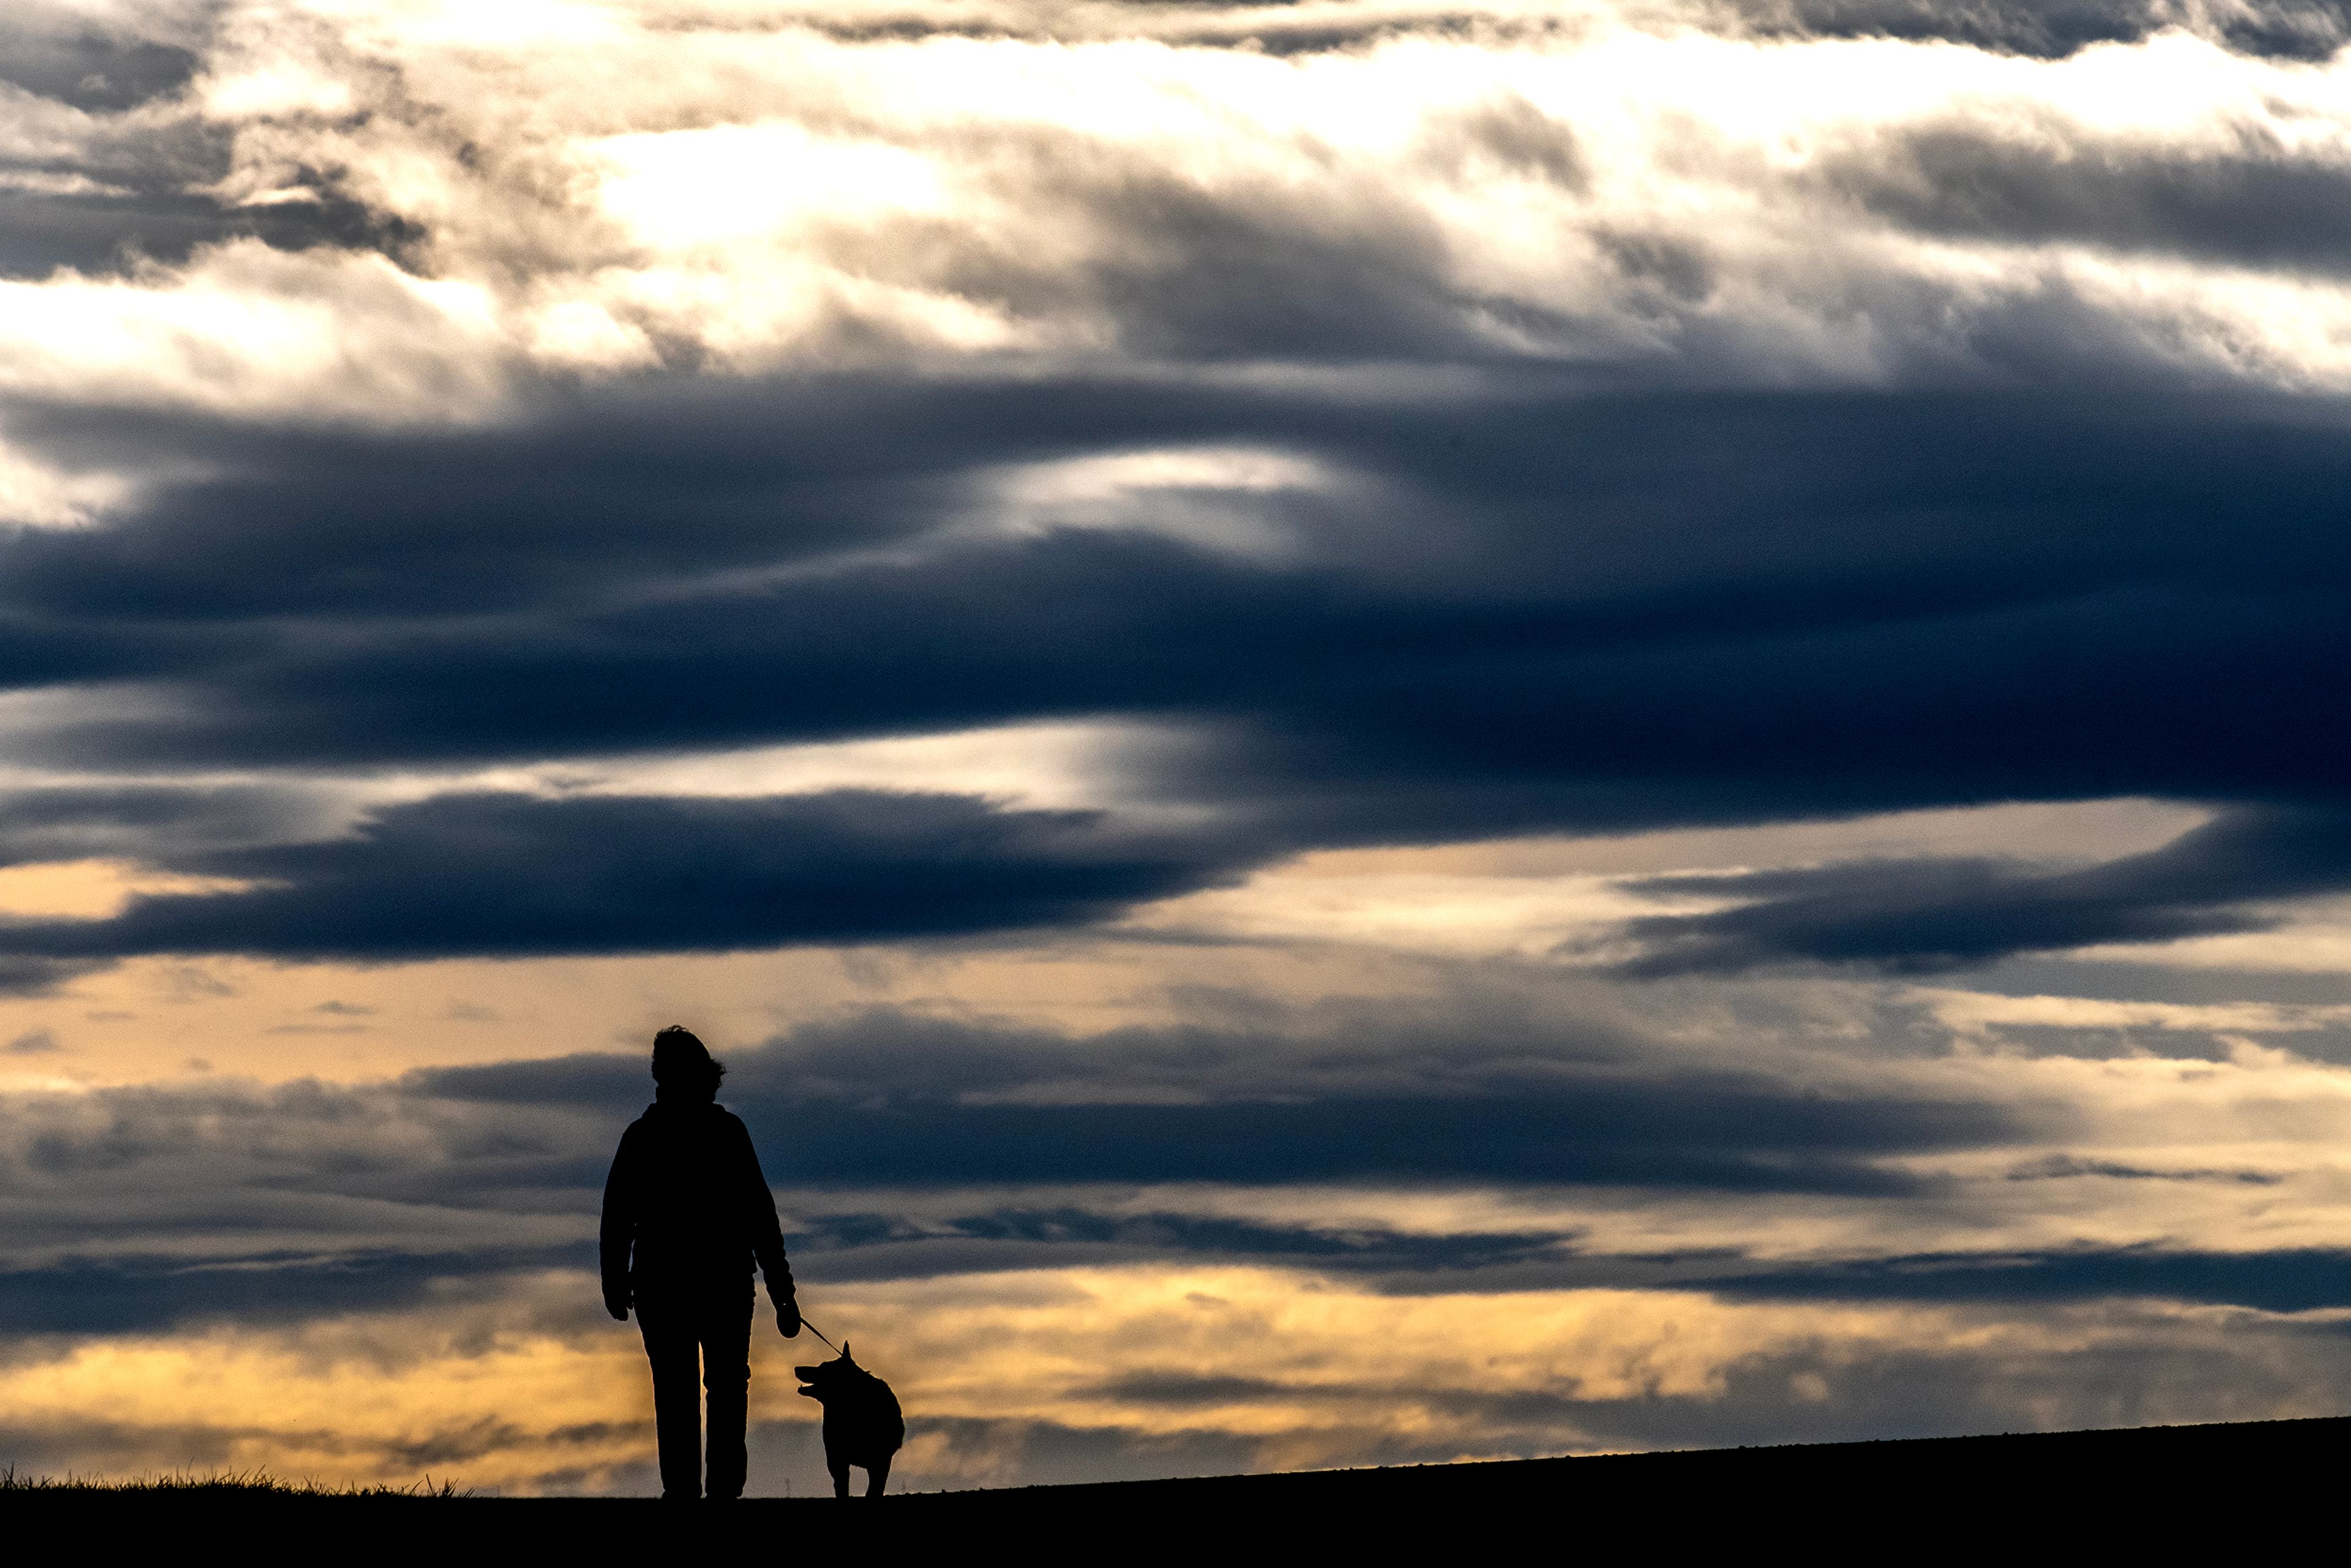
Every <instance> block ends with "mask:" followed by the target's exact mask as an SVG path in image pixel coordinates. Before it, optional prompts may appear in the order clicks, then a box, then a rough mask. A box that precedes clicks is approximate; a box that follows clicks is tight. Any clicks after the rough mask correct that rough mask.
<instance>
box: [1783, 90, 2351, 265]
mask: <svg viewBox="0 0 2351 1568" xmlns="http://www.w3.org/2000/svg"><path fill="white" fill-rule="evenodd" d="M2236 141H2237V145H2235V146H2233V147H2225V146H2224V147H2222V148H2220V149H2215V150H2211V151H2206V152H2182V151H2177V150H2167V149H2161V148H2155V147H2148V146H2145V145H2140V144H2136V143H2133V142H2132V141H2128V140H2125V139H2117V140H2116V141H2114V142H2112V143H2110V144H2108V145H2104V146H2100V145H2095V144H2090V145H2076V146H2074V147H2072V148H2070V149H2069V150H2068V152H2067V154H2066V155H2065V156H2064V157H2063V158H2062V159H2056V160H2053V159H2052V158H2051V156H2050V152H2049V145H2048V142H2047V141H2046V140H2045V139H2038V138H2034V137H2032V135H2030V134H2029V133H2028V134H2017V133H2016V132H2015V131H2014V130H2012V129H2011V128H2008V127H1994V126H1974V125H1954V126H1951V127H1949V128H1948V129H1943V130H1929V131H1918V132H1913V133H1911V134H1909V135H1907V136H1902V137H1896V138H1881V139H1879V140H1877V141H1876V142H1874V143H1873V144H1872V145H1871V146H1870V147H1869V148H1867V149H1866V150H1862V149H1856V150H1855V152H1852V153H1850V154H1848V155H1847V156H1846V157H1845V158H1844V159H1841V160H1831V161H1829V162H1827V163H1826V164H1825V166H1824V167H1823V168H1822V169H1821V170H1820V171H1819V172H1818V176H1817V177H1818V178H1820V179H1821V180H1822V181H1823V183H1825V184H1828V185H1830V186H1832V187H1834V188H1836V189H1839V190H1841V191H1842V192H1844V193H1845V194H1846V195H1848V196H1850V197H1852V198H1853V199H1854V200H1855V201H1858V202H1859V203H1860V204H1863V205H1864V206H1865V207H1866V208H1867V209H1868V210H1869V211H1871V212H1872V213H1875V214H1877V215H1879V216H1881V217H1884V218H1886V219H1887V220H1889V221H1891V222H1894V223H1896V224H1898V225H1901V226H1903V227H1905V228H1909V229H1914V230H1917V231H1919V232H1922V233H1926V234H1932V235H1944V236H1948V237H1951V238H1967V239H1989V240H1995V241H2005V242H2009V243H2017V244H2048V243H2052V242H2059V243H2073V244H2081V245H2091V246H2106V247H2109V248H2112V249H2116V250H2124V251H2147V252H2158V253H2166V254H2170V255H2176V256H2194V257H2197V258H2199V259H2202V260H2207V261H2218V262H2221V263H2224V264H2227V263H2233V264H2237V265H2241V266H2251V267H2279V268H2288V269H2294V270H2304V271H2312V270H2314V271H2325V272H2333V271H2336V270H2339V269H2340V268H2341V267H2342V264H2343V256H2344V253H2345V244H2346V240H2351V223H2346V219H2345V218H2344V216H2343V213H2344V207H2345V200H2346V195H2351V165H2346V164H2345V163H2343V162H2340V161H2337V160H2331V159H2325V158H2321V157H2312V156H2310V155H2307V154H2304V153H2298V152H2292V151H2289V150H2287V149H2285V148H2283V147H2282V146H2279V145H2276V144H2275V142H2274V141H2273V139H2269V138H2264V137H2262V136H2260V135H2257V134H2256V133H2255V132H2253V131H2239V132H2238V133H2237V138H2236Z"/></svg>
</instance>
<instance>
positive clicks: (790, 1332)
mask: <svg viewBox="0 0 2351 1568" xmlns="http://www.w3.org/2000/svg"><path fill="white" fill-rule="evenodd" d="M776 1332H777V1333H779V1334H781V1335H783V1336H784V1337H785V1338H786V1339H798V1338H799V1337H800V1304H799V1301H796V1300H794V1299H793V1298H791V1297H789V1296H786V1297H785V1298H784V1299H783V1300H782V1301H778V1302H777V1303H776Z"/></svg>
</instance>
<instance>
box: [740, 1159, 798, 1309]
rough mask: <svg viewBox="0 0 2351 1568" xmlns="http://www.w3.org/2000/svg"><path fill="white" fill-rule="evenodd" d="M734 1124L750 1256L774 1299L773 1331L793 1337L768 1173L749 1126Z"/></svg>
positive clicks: (794, 1304) (792, 1296) (788, 1283)
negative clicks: (738, 1142) (739, 1147)
mask: <svg viewBox="0 0 2351 1568" xmlns="http://www.w3.org/2000/svg"><path fill="white" fill-rule="evenodd" d="M735 1126H736V1130H737V1133H739V1134H740V1135H741V1137H742V1140H743V1144H742V1161H743V1166H744V1191H743V1205H744V1209H745V1213H746V1216H747V1219H748V1221H749V1228H750V1232H751V1256H752V1257H754V1258H756V1259H758V1262H759V1273H760V1275H761V1276H762V1277H763V1278H764V1279H766V1281H768V1300H769V1301H773V1302H775V1303H776V1328H777V1331H778V1333H781V1334H782V1335H783V1336H784V1337H785V1338H786V1339H794V1338H797V1337H798V1336H799V1332H800V1308H799V1293H798V1291H797V1290H796V1288H795V1287H794V1286H793V1284H792V1265H791V1260H789V1259H788V1258H786V1257H785V1256H784V1227H783V1222H782V1221H781V1220H779V1219H778V1218H776V1195H775V1194H774V1193H772V1192H770V1191H768V1176H767V1173H766V1172H765V1171H762V1170H761V1169H760V1168H759V1151H758V1148H757V1147H756V1146H755V1145H753V1144H752V1142H751V1129H750V1128H748V1127H746V1126H744V1125H743V1124H742V1121H741V1120H740V1119H739V1118H738V1119H737V1121H736V1123H735Z"/></svg>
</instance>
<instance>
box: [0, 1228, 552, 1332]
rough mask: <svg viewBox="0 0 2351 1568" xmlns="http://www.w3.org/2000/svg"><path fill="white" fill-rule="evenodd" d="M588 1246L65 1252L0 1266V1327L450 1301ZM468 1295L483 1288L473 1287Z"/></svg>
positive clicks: (141, 1325)
mask: <svg viewBox="0 0 2351 1568" xmlns="http://www.w3.org/2000/svg"><path fill="white" fill-rule="evenodd" d="M593 1253H594V1249H593V1247H592V1246H590V1245H589V1244H585V1243H582V1244H580V1245H575V1246H571V1247H565V1248H549V1249H538V1250H533V1251H504V1252H497V1251H490V1252H472V1253H452V1254H446V1255H441V1256H435V1255H432V1254H415V1253H401V1252H365V1251H362V1252H356V1253H350V1254H345V1255H340V1256H331V1257H319V1256H317V1255H315V1254H308V1253H298V1252H282V1251H281V1252H258V1253H252V1254H247V1255H230V1256H222V1257H213V1258H205V1259H202V1260H190V1259H188V1258H186V1257H184V1256H183V1257H131V1258H110V1259H104V1260H89V1259H79V1258H68V1259H66V1260H61V1261H58V1262H56V1263H53V1264H49V1265H47V1266H46V1267H40V1268H31V1269H0V1334H56V1333H77V1334H97V1333H152V1332H154V1331H156V1330H159V1329H166V1328H172V1327H177V1326H180V1325H183V1324H188V1323H194V1322H234V1323H236V1324H239V1325H247V1326H251V1325H260V1324H266V1323H282V1322H300V1321H302V1320H305V1319H309V1318H319V1317H329V1316H333V1315H336V1314H338V1313H343V1312H381V1311H384V1310H388V1309H393V1308H399V1307H408V1306H414V1305H416V1304H418V1303H419V1302H421V1301H424V1300H425V1299H426V1297H427V1295H428V1294H430V1295H431V1296H432V1298H433V1299H434V1300H435V1301H449V1300H453V1299H455V1296H453V1291H464V1289H465V1284H466V1282H467V1281H475V1283H476V1285H477V1286H481V1285H485V1284H486V1281H487V1278H488V1277H490V1276H495V1275H498V1274H504V1273H507V1272H512V1271H517V1270H531V1269H549V1268H586V1267H592V1266H593V1261H594V1258H593ZM473 1293H475V1294H479V1293H481V1291H480V1290H479V1289H477V1290H476V1291H475V1292H473Z"/></svg>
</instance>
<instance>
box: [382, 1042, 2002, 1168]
mask: <svg viewBox="0 0 2351 1568" xmlns="http://www.w3.org/2000/svg"><path fill="white" fill-rule="evenodd" d="M1455 1030H1458V1032H1453V1031H1448V1030H1447V1028H1446V1027H1445V1026H1444V1025H1442V1024H1439V1023H1436V1022H1433V1021H1426V1020H1416V1021H1414V1022H1411V1023H1405V1024H1399V1023H1396V1022H1394V1021H1391V1022H1390V1023H1389V1024H1388V1025H1387V1026H1386V1027H1385V1028H1384V1029H1383V1028H1381V1027H1380V1026H1379V1025H1378V1024H1376V1023H1373V1022H1360V1023H1356V1024H1353V1025H1352V1026H1350V1027H1346V1028H1345V1029H1344V1032H1343V1033H1340V1034H1338V1035H1336V1036H1333V1037H1332V1038H1328V1039H1325V1038H1324V1037H1322V1036H1320V1035H1317V1036H1313V1037H1311V1038H1308V1039H1302V1040H1301V1039H1298V1038H1292V1037H1287V1036H1281V1035H1274V1034H1260V1033H1252V1032H1247V1031H1231V1030H1145V1029H1135V1030H1118V1031H1113V1032H1112V1033H1110V1034H1106V1035H1102V1036H1096V1037H1089V1038H1087V1039H1084V1040H1076V1041H1072V1040H1067V1039H1064V1038H1061V1037H1057V1036H1052V1035H1049V1034H1045V1033H1042V1032H1040V1031H1039V1032H1032V1031H1022V1030H1009V1029H989V1028H983V1027H978V1026H967V1025H956V1024H948V1023H944V1022H938V1021H931V1020H918V1019H906V1018H904V1016H903V1015H898V1014H894V1013H891V1012H886V1011H885V1012H876V1013H872V1014H869V1015H866V1016H864V1017H862V1018H861V1019H853V1020H851V1021H849V1022H847V1023H843V1024H840V1025H833V1026H811V1027H810V1028H808V1029H805V1030H800V1031H799V1032H798V1033H796V1034H795V1035H793V1036H791V1037H789V1038H788V1039H787V1040H783V1041H779V1042H778V1043H777V1044H775V1045H774V1046H771V1047H769V1048H767V1049H765V1050H762V1051H754V1052H747V1053H733V1054H732V1055H731V1056H730V1059H729V1065H730V1069H731V1071H730V1073H729V1076H728V1079H727V1083H726V1103H728V1105H730V1106H731V1107H732V1108H733V1109H734V1110H735V1111H736V1112H737V1113H739V1114H740V1115H742V1116H743V1117H744V1118H745V1120H746V1121H747V1122H748V1123H749V1124H750V1126H751V1129H752V1132H753V1135H754V1136H755V1138H757V1139H758V1141H759V1145H760V1147H761V1150H762V1152H763V1153H762V1157H763V1159H764V1160H765V1161H766V1162H767V1170H768V1178H769V1179H770V1180H771V1181H773V1182H775V1183H777V1184H778V1186H791V1187H811V1188H820V1187H855V1186H894V1187H920V1186H982V1185H987V1184H993V1183H1004V1182H1047V1183H1061V1184H1085V1183H1131V1182H1143V1183H1158V1182H1186V1181H1211V1182H1237V1183H1243V1184H1257V1185H1268V1184H1275V1183H1282V1182H1387V1183H1395V1182H1404V1183H1454V1184H1458V1183H1464V1182H1468V1183H1484V1182H1510V1183H1533V1184H1538V1185H1541V1184H1601V1185H1616V1186H1662V1187H1678V1188H1697V1189H1718V1190H1723V1191H1744V1192H1835V1193H1844V1194H1850V1195H1856V1196H1871V1195H1877V1196H1894V1195H1899V1194H1905V1193H1910V1192H1915V1191H1917V1190H1919V1189H1920V1186H1921V1183H1920V1181H1919V1179H1918V1178H1917V1177H1913V1176H1908V1175H1907V1174H1904V1173H1902V1172H1900V1171H1898V1170H1896V1169H1893V1168H1891V1167H1889V1166H1886V1165H1884V1164H1882V1163H1881V1162H1882V1161H1884V1160H1885V1159H1886V1158H1887V1157H1888V1156H1893V1155H1906V1154H1919V1153H1926V1152H1931V1151H1936V1150H1943V1149H1957V1148H1965V1147H1979V1146H1982V1145H1987V1144H1998V1143H2001V1142H2003V1141H2006V1140H2009V1139H2011V1138H2016V1137H2021V1136H2024V1135H2027V1134H2026V1126H2025V1121H2024V1118H2023V1115H2022V1113H2019V1112H2017V1111H2014V1110H2011V1109H2007V1108H2001V1107H1995V1106H1991V1105H1987V1104H1979V1103H1960V1102H1938V1101H1934V1100H1930V1099H1920V1098H1916V1097H1910V1096H1905V1095H1902V1094H1881V1095H1856V1096H1838V1095H1832V1094H1827V1093H1823V1092H1819V1091H1816V1090H1810V1089H1796V1088H1792V1087H1790V1086H1787V1085H1783V1084H1780V1083H1777V1082H1772V1081H1771V1080H1769V1079H1766V1078H1761V1077H1751V1078H1750V1077H1742V1076H1738V1075H1731V1074H1725V1073H1717V1072H1706V1071H1672V1070H1651V1071H1635V1070H1631V1069H1628V1068H1624V1067H1612V1066H1610V1065H1608V1064H1607V1063H1606V1061H1605V1056H1606V1055H1607V1054H1613V1052H1614V1049H1616V1042H1614V1041H1610V1040H1606V1039H1605V1038H1602V1039H1600V1040H1594V1039H1593V1038H1592V1037H1590V1036H1588V1035H1585V1034H1583V1033H1582V1032H1580V1031H1573V1030H1570V1031H1565V1032H1553V1033H1551V1034H1549V1035H1546V1034H1545V1033H1544V1032H1543V1031H1542V1030H1540V1029H1529V1028H1527V1027H1525V1026H1520V1028H1519V1029H1518V1030H1512V1031H1510V1032H1508V1033H1505V1034H1499V1035H1488V1036H1486V1037H1484V1038H1480V1033H1481V1030H1480V1029H1479V1024H1478V1023H1477V1022H1475V1021H1473V1020H1471V1019H1462V1020H1460V1022H1459V1023H1458V1024H1457V1025H1456V1026H1455ZM1318 1053H1320V1056H1321V1060H1322V1065H1320V1066H1318V1065H1316V1063H1317V1061H1318ZM640 1071H641V1069H638V1068H637V1067H636V1066H635V1065H634V1064H632V1063H629V1062H628V1061H627V1060H626V1059H611V1058H598V1057H592V1056H582V1057H569V1058H562V1059H558V1060H556V1061H548V1062H538V1063H514V1064H509V1065H505V1066H500V1067H496V1068H455V1069H436V1070H431V1071H421V1072H417V1073H413V1074H411V1075H410V1076H409V1077H408V1078H407V1079H405V1080H403V1083H404V1085H405V1086H406V1088H407V1090H408V1092H411V1093H413V1094H416V1095H419V1096H423V1097H424V1098H427V1099H440V1100H449V1101H454V1102H457V1103H489V1104H512V1103H549V1104H561V1105H578V1106H581V1107H582V1108H586V1107H589V1106H595V1107H598V1108H601V1109H603V1110H604V1111H605V1112H606V1113H607V1114H611V1115H618V1114H622V1113H625V1112H626V1111H627V1110H628V1109H629V1108H630V1107H631V1106H632V1105H633V1104H635V1103H641V1101H642V1098H643V1079H642V1077H641V1076H640V1075H639V1074H640ZM1024 1091H1025V1093H1024ZM1178 1097H1180V1098H1181V1099H1182V1100H1184V1101H1188V1102H1189V1103H1167V1102H1169V1101H1170V1100H1171V1099H1177V1098H1178ZM1023 1099H1027V1100H1029V1102H1030V1103H1020V1102H1021V1101H1022V1100H1023ZM1038 1100H1043V1101H1046V1102H1047V1103H1034V1102H1036V1101H1038Z"/></svg>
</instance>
